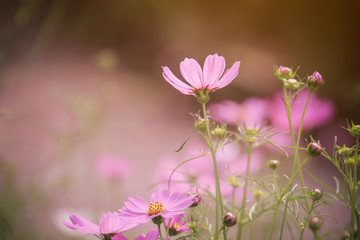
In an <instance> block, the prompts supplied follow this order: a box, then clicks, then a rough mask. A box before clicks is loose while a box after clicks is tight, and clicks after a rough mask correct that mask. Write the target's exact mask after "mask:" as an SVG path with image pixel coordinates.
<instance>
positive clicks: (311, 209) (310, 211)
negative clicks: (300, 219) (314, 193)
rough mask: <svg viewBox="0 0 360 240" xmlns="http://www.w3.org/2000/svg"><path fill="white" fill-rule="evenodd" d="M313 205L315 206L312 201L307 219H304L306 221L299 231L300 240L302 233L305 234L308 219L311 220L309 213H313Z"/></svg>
mask: <svg viewBox="0 0 360 240" xmlns="http://www.w3.org/2000/svg"><path fill="white" fill-rule="evenodd" d="M314 205H315V202H314V201H313V203H312V204H311V208H310V210H309V214H308V216H307V218H306V220H305V224H304V228H302V229H301V233H300V240H302V239H303V237H304V232H305V229H306V226H307V225H308V223H309V220H310V218H311V213H312V211H313V209H314Z"/></svg>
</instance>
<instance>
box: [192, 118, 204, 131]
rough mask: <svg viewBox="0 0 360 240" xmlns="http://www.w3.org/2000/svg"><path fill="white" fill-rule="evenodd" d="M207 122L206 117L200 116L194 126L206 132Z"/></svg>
mask: <svg viewBox="0 0 360 240" xmlns="http://www.w3.org/2000/svg"><path fill="white" fill-rule="evenodd" d="M206 124H207V123H206V121H205V119H202V118H200V117H199V118H198V119H195V123H194V126H195V128H196V129H197V130H199V131H202V132H204V131H206Z"/></svg>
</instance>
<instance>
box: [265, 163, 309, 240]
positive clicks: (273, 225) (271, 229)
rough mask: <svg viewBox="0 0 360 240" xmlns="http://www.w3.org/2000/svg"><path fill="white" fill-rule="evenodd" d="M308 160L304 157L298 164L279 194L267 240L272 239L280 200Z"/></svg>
mask: <svg viewBox="0 0 360 240" xmlns="http://www.w3.org/2000/svg"><path fill="white" fill-rule="evenodd" d="M308 160H309V157H306V158H305V160H304V161H303V162H302V163H301V164H300V166H299V167H298V168H297V169H296V171H295V173H294V174H292V176H291V178H290V180H289V182H288V183H287V184H286V186H285V187H284V188H283V189H284V191H283V193H282V194H281V196H280V198H279V199H278V201H277V204H276V206H275V210H274V215H273V218H272V221H271V228H270V234H269V240H271V239H272V235H273V233H274V227H275V220H276V216H277V213H278V210H279V206H280V203H281V200H282V199H283V197H284V196H285V193H287V192H288V189H289V187H290V185H291V183H292V182H293V181H294V179H295V177H296V175H297V174H298V173H299V172H300V170H301V168H302V167H303V166H304V165H305V163H306V162H307V161H308Z"/></svg>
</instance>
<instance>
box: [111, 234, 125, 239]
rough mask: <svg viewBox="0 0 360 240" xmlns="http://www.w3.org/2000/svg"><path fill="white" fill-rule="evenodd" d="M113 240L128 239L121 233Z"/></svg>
mask: <svg viewBox="0 0 360 240" xmlns="http://www.w3.org/2000/svg"><path fill="white" fill-rule="evenodd" d="M111 240H128V239H127V238H126V237H124V235H122V234H121V233H118V234H116V235H115V236H113V237H112V238H111Z"/></svg>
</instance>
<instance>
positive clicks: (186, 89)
mask: <svg viewBox="0 0 360 240" xmlns="http://www.w3.org/2000/svg"><path fill="white" fill-rule="evenodd" d="M162 68H163V73H162V75H163V77H164V79H165V80H166V81H167V82H168V83H170V84H171V86H173V87H174V88H176V89H177V90H178V91H180V92H181V93H183V94H186V95H195V93H194V88H193V87H191V86H189V85H187V84H185V83H184V82H183V81H181V80H180V79H178V78H177V77H176V76H175V75H174V74H173V73H172V72H171V70H170V69H169V68H168V67H162Z"/></svg>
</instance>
